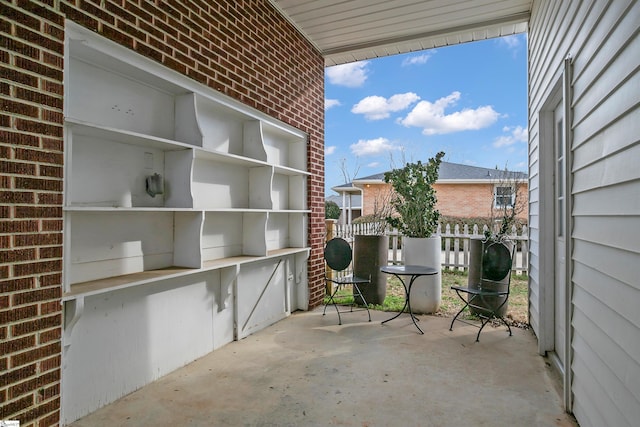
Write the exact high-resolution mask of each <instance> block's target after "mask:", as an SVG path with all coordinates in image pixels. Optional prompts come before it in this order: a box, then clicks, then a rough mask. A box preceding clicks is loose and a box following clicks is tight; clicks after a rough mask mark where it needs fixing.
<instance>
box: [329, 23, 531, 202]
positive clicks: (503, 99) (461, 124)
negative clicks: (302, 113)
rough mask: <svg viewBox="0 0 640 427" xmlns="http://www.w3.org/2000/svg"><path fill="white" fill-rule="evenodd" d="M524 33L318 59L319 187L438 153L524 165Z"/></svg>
mask: <svg viewBox="0 0 640 427" xmlns="http://www.w3.org/2000/svg"><path fill="white" fill-rule="evenodd" d="M526 43H527V39H526V35H525V34H521V35H516V36H510V37H504V38H498V39H491V40H486V41H481V42H473V43H465V44H462V45H458V46H449V47H444V48H438V49H431V50H425V51H421V52H413V53H409V54H403V55H394V56H390V57H386V58H379V59H374V60H368V61H360V62H356V63H351V64H345V65H338V66H334V67H328V68H326V69H325V173H326V175H325V176H326V178H325V180H326V182H325V194H326V195H332V194H335V193H334V192H333V191H332V190H331V187H334V186H336V185H340V184H344V183H345V175H346V178H347V179H354V178H359V177H364V176H368V175H372V174H376V173H380V172H384V171H387V170H389V169H392V168H393V167H399V166H402V164H403V163H404V162H413V161H417V160H422V161H426V160H427V159H428V158H429V157H432V156H433V155H435V153H437V152H438V151H444V152H445V153H446V155H445V158H444V160H446V161H448V162H453V163H462V164H468V165H473V166H482V167H489V168H493V167H496V166H497V167H499V168H504V167H505V166H506V167H507V168H508V169H510V170H518V171H525V172H526V171H527V48H526Z"/></svg>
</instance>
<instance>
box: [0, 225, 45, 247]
mask: <svg viewBox="0 0 640 427" xmlns="http://www.w3.org/2000/svg"><path fill="white" fill-rule="evenodd" d="M36 231H38V221H24V220H23V221H7V220H4V221H3V220H0V233H30V232H36ZM20 246H26V245H20Z"/></svg>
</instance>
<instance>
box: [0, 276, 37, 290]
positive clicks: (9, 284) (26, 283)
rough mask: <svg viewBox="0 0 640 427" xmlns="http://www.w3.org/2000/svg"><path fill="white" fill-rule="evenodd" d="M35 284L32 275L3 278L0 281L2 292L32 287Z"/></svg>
mask: <svg viewBox="0 0 640 427" xmlns="http://www.w3.org/2000/svg"><path fill="white" fill-rule="evenodd" d="M35 286H36V279H35V278H33V277H23V278H21V279H11V280H3V281H1V282H0V290H1V291H2V292H7V293H13V292H17V291H24V290H27V289H33V288H35Z"/></svg>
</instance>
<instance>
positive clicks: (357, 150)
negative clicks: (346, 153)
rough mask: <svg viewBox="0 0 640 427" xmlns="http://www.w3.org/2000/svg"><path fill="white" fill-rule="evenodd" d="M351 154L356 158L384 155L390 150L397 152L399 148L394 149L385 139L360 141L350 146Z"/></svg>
mask: <svg viewBox="0 0 640 427" xmlns="http://www.w3.org/2000/svg"><path fill="white" fill-rule="evenodd" d="M350 148H351V152H352V153H353V154H354V155H356V156H369V155H374V154H380V153H385V152H387V151H390V150H399V149H400V147H396V146H394V145H393V144H391V141H389V140H388V139H387V138H376V139H369V140H365V139H361V140H359V141H358V142H356V143H355V144H351V146H350Z"/></svg>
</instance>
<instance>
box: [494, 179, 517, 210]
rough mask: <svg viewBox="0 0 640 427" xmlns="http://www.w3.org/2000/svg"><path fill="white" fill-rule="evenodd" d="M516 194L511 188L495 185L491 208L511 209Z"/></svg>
mask: <svg viewBox="0 0 640 427" xmlns="http://www.w3.org/2000/svg"><path fill="white" fill-rule="evenodd" d="M515 197H516V192H515V189H514V187H512V186H501V185H496V186H494V187H493V206H494V207H495V208H496V209H501V208H505V207H513V204H514V202H515Z"/></svg>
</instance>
